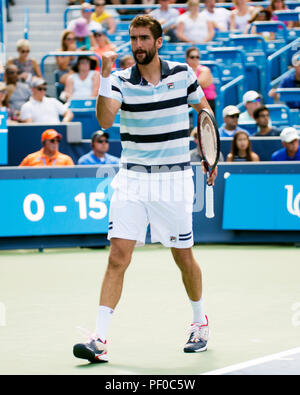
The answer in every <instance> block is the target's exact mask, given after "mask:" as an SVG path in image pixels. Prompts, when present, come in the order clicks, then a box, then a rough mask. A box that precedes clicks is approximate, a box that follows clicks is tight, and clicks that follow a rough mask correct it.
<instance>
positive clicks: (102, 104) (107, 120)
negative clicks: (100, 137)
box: [96, 96, 116, 129]
mask: <svg viewBox="0 0 300 395" xmlns="http://www.w3.org/2000/svg"><path fill="white" fill-rule="evenodd" d="M96 115H97V119H98V122H99V124H100V126H101V127H102V128H103V129H108V128H110V127H111V126H112V125H113V123H114V120H115V116H116V111H115V109H114V103H113V99H111V98H109V97H104V96H98V99H97V106H96Z"/></svg>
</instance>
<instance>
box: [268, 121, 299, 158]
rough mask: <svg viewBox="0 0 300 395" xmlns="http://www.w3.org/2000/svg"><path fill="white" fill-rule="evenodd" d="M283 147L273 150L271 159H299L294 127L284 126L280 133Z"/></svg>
mask: <svg viewBox="0 0 300 395" xmlns="http://www.w3.org/2000/svg"><path fill="white" fill-rule="evenodd" d="M280 138H281V142H282V145H283V148H281V149H280V150H278V151H275V152H273V154H272V160H273V161H289V160H300V147H299V134H298V132H297V130H296V129H295V128H291V127H288V128H284V129H283V131H282V132H281V133H280Z"/></svg>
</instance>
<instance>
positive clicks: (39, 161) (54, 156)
mask: <svg viewBox="0 0 300 395" xmlns="http://www.w3.org/2000/svg"><path fill="white" fill-rule="evenodd" d="M61 139H62V135H61V134H60V133H57V131H56V130H54V129H47V130H45V131H44V132H43V133H42V137H41V140H42V149H40V150H39V151H37V152H33V153H32V154H29V155H27V156H26V157H25V158H24V159H23V160H22V162H21V163H20V165H19V166H72V165H74V162H73V160H72V158H71V157H70V156H68V155H65V154H62V153H61V152H59V150H58V149H59V142H60V141H61Z"/></svg>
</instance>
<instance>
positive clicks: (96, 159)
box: [78, 130, 120, 165]
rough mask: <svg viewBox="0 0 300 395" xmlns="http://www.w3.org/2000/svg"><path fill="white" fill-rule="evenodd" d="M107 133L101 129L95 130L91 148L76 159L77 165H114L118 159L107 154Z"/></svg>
mask: <svg viewBox="0 0 300 395" xmlns="http://www.w3.org/2000/svg"><path fill="white" fill-rule="evenodd" d="M108 139H109V134H108V133H106V132H103V131H102V130H97V132H95V133H94V134H93V135H92V142H91V147H92V150H91V151H90V152H88V153H87V154H85V155H83V156H81V157H80V158H79V159H78V165H115V164H118V163H119V161H120V159H119V158H117V157H116V156H113V155H109V154H108V153H107V151H108V150H109V142H108Z"/></svg>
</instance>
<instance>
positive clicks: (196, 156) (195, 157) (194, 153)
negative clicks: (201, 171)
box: [190, 126, 224, 162]
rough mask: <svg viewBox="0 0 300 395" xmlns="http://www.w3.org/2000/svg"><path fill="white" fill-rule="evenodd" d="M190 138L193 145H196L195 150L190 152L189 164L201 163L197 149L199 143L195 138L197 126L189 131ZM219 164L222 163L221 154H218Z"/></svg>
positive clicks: (222, 157)
mask: <svg viewBox="0 0 300 395" xmlns="http://www.w3.org/2000/svg"><path fill="white" fill-rule="evenodd" d="M190 137H192V138H193V140H194V143H195V144H196V148H194V149H193V150H191V151H190V154H191V162H201V161H202V156H201V153H200V149H199V141H198V136H197V126H196V127H194V129H193V130H192V131H191V134H190ZM219 162H224V156H223V154H222V152H220V157H219Z"/></svg>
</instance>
